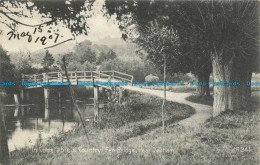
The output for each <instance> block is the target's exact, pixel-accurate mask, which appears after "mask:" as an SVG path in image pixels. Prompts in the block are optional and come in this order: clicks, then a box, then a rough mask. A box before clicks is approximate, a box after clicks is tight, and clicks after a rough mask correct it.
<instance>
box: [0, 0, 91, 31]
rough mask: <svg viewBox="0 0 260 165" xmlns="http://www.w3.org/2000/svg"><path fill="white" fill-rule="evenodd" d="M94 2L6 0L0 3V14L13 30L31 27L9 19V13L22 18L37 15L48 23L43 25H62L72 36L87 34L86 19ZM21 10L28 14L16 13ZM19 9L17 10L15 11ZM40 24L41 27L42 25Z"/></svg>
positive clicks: (87, 0) (79, 0) (83, 0)
mask: <svg viewBox="0 0 260 165" xmlns="http://www.w3.org/2000/svg"><path fill="white" fill-rule="evenodd" d="M93 2H94V0H77V1H67V0H59V1H39V0H31V1H18V0H15V1H14V0H7V1H1V2H0V7H1V10H0V13H1V14H3V15H5V16H6V17H7V18H9V19H10V20H11V21H12V23H11V24H10V25H9V24H6V25H7V26H8V27H10V28H12V29H13V25H14V27H15V25H17V24H18V25H19V24H21V25H24V26H33V25H30V24H25V23H22V22H20V21H19V20H18V19H17V20H16V19H14V18H12V17H10V15H9V14H10V13H11V14H14V15H17V16H19V17H22V18H28V17H33V16H34V14H35V13H39V14H41V15H42V17H43V18H45V19H46V18H47V19H48V20H49V21H47V22H45V23H43V24H46V25H48V26H49V25H53V24H54V25H58V24H60V23H61V24H63V26H65V27H66V28H68V29H70V31H71V33H73V34H76V35H78V34H87V28H88V25H87V18H89V17H91V12H90V11H91V10H92V6H93ZM21 8H24V9H27V11H29V12H17V11H19V10H20V9H21ZM17 9H19V10H17ZM43 24H42V25H43Z"/></svg>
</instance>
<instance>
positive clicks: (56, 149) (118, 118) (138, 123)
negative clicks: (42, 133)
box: [10, 91, 194, 164]
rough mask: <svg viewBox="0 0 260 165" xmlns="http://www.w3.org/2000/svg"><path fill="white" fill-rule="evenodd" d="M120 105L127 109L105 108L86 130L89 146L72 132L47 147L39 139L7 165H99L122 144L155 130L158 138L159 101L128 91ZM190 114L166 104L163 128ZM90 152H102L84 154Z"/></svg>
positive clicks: (179, 106) (185, 108)
mask: <svg viewBox="0 0 260 165" xmlns="http://www.w3.org/2000/svg"><path fill="white" fill-rule="evenodd" d="M124 101H125V102H127V106H120V105H118V106H113V105H110V106H108V107H107V108H106V109H104V110H103V111H102V113H101V116H100V117H101V118H102V120H101V121H100V122H99V123H98V124H95V125H91V126H88V132H89V138H90V143H91V146H89V145H88V143H87V140H86V137H85V136H84V134H83V133H82V132H81V131H79V132H77V128H75V130H72V131H69V132H66V133H62V132H61V133H60V134H58V135H56V136H53V137H52V138H51V139H49V140H48V143H47V144H44V143H42V142H41V138H39V140H38V143H37V144H36V145H35V146H34V147H33V148H24V149H20V150H16V151H13V152H11V153H10V158H11V164H86V163H85V162H86V161H90V162H89V163H90V164H100V163H102V162H103V163H105V162H106V160H107V158H110V157H111V158H112V157H113V154H114V152H112V151H111V152H110V151H108V149H111V150H112V149H117V148H118V147H119V146H120V145H122V144H123V143H124V142H126V141H128V140H130V139H135V138H136V137H138V136H142V135H144V134H147V133H149V132H152V131H153V130H157V129H158V130H159V132H160V133H159V134H162V131H161V105H162V99H161V98H159V97H155V96H151V95H147V94H141V93H137V92H132V91H129V92H128V94H127V96H126V98H125V100H124ZM193 113H194V110H193V109H192V108H191V107H189V106H186V105H182V104H178V103H173V102H167V103H166V111H165V116H166V117H165V119H166V126H168V125H171V124H173V123H176V122H177V121H179V120H181V119H184V118H187V117H189V116H190V115H192V114H193ZM91 148H92V149H93V148H94V149H99V150H102V151H101V152H100V153H91V152H88V151H89V149H91ZM67 152H69V153H67ZM96 161H97V162H96ZM89 163H87V164H89Z"/></svg>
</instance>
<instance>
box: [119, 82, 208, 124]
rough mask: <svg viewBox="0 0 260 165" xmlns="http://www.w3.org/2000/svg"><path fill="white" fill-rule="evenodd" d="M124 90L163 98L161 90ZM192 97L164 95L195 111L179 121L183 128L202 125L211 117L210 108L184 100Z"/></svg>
mask: <svg viewBox="0 0 260 165" xmlns="http://www.w3.org/2000/svg"><path fill="white" fill-rule="evenodd" d="M124 88H125V89H128V90H133V91H139V92H142V93H147V94H151V95H154V96H159V97H162V98H163V91H161V90H152V89H143V88H138V87H132V86H125V87H124ZM190 95H192V94H191V93H175V92H169V91H167V93H166V100H168V101H173V102H177V103H181V104H186V105H189V106H191V107H192V108H194V109H195V113H194V114H193V115H192V116H191V117H189V118H186V119H184V120H181V121H180V122H179V124H180V125H182V126H184V127H197V126H199V125H200V124H202V123H204V122H205V121H206V120H207V119H208V118H210V117H211V116H212V107H211V106H208V105H203V104H198V103H193V102H190V101H188V100H186V99H185V98H187V97H189V96H190Z"/></svg>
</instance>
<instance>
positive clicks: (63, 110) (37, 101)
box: [4, 88, 94, 151]
mask: <svg viewBox="0 0 260 165" xmlns="http://www.w3.org/2000/svg"><path fill="white" fill-rule="evenodd" d="M57 89H58V88H53V89H51V92H50V99H49V101H48V102H49V106H48V110H49V116H50V118H49V119H48V120H45V113H46V109H45V101H44V92H43V88H36V89H29V90H28V91H29V99H28V98H27V99H25V101H24V103H23V104H20V105H19V106H14V103H15V100H17V99H18V100H19V99H20V98H18V97H14V96H13V95H11V96H8V97H5V98H6V101H5V106H4V114H5V122H6V129H7V138H8V147H9V151H14V150H15V149H20V148H22V147H25V146H28V147H30V146H33V145H34V144H35V143H36V141H37V139H39V136H40V137H41V139H42V140H43V142H44V141H46V140H47V139H48V138H49V137H51V136H53V135H55V134H58V133H59V132H60V131H65V132H66V131H69V130H71V129H73V126H75V124H76V123H77V122H79V116H78V114H77V111H73V106H72V102H71V98H70V97H69V92H68V89H66V88H65V89H62V92H61V101H62V102H61V107H60V106H59V102H58V100H59V99H58V92H57V91H58V90H57ZM26 92H27V91H26ZM75 92H76V94H77V99H80V100H85V101H83V102H78V106H79V108H80V109H81V112H82V115H83V116H84V119H88V118H93V115H94V109H93V106H87V104H90V103H91V101H93V100H91V99H90V100H88V99H87V98H91V97H93V96H92V95H93V89H91V88H90V89H87V90H86V88H84V89H81V88H76V89H75ZM8 105H10V106H8Z"/></svg>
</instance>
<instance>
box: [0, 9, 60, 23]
mask: <svg viewBox="0 0 260 165" xmlns="http://www.w3.org/2000/svg"><path fill="white" fill-rule="evenodd" d="M0 13H2V14H3V15H4V16H6V17H7V18H8V19H10V20H12V21H13V22H15V23H17V24H20V25H24V26H28V27H35V26H40V25H44V24H49V23H51V22H54V21H55V20H51V21H48V22H44V23H41V24H36V25H29V24H26V23H23V22H20V21H17V20H16V19H14V18H12V17H10V16H9V15H7V14H6V13H5V12H3V11H1V10H0Z"/></svg>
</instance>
